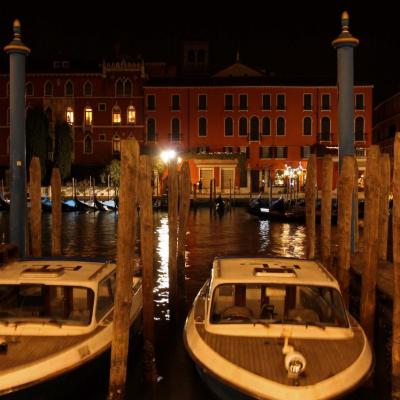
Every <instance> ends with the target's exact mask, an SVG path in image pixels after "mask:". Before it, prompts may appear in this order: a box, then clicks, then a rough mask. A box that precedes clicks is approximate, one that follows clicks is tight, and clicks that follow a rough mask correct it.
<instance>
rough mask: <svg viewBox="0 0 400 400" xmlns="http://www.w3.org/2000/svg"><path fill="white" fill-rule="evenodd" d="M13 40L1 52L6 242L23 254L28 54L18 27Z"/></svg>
mask: <svg viewBox="0 0 400 400" xmlns="http://www.w3.org/2000/svg"><path fill="white" fill-rule="evenodd" d="M13 29H14V38H13V40H12V41H11V42H10V44H8V45H7V46H6V47H4V51H5V52H6V53H7V54H9V56H10V173H11V174H10V175H11V181H10V194H11V203H10V242H11V243H15V244H17V246H18V251H19V255H20V256H21V257H23V256H24V255H25V232H26V133H25V58H26V56H27V55H28V54H29V53H30V49H29V48H28V47H26V46H25V45H24V44H23V43H22V40H21V24H20V22H19V21H18V20H17V19H16V20H15V21H14V24H13Z"/></svg>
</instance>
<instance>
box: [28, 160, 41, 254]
mask: <svg viewBox="0 0 400 400" xmlns="http://www.w3.org/2000/svg"><path fill="white" fill-rule="evenodd" d="M40 191H41V172H40V160H39V157H32V160H31V164H30V165H29V196H30V199H31V213H30V214H31V215H30V216H31V218H30V220H31V243H32V256H33V257H40V256H41V255H42V201H41V192H40Z"/></svg>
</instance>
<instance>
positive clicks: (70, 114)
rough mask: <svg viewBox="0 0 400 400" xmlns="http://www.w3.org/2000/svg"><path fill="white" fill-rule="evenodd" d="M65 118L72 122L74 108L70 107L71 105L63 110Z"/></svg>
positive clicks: (71, 123)
mask: <svg viewBox="0 0 400 400" xmlns="http://www.w3.org/2000/svg"><path fill="white" fill-rule="evenodd" d="M65 120H66V121H67V123H68V124H70V125H73V124H74V110H73V109H72V107H67V109H66V110H65Z"/></svg>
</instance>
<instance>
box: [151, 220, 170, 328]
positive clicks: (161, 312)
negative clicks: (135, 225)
mask: <svg viewBox="0 0 400 400" xmlns="http://www.w3.org/2000/svg"><path fill="white" fill-rule="evenodd" d="M154 233H155V241H156V243H155V246H156V254H155V256H156V257H155V258H156V259H155V261H157V260H158V262H157V264H158V267H157V269H156V277H155V281H154V294H155V309H156V310H155V319H156V320H166V321H168V320H169V318H170V314H169V308H168V304H169V299H168V287H169V274H168V258H169V234H168V216H167V215H166V214H165V215H162V216H161V218H160V219H159V225H158V226H156V229H155V232H154Z"/></svg>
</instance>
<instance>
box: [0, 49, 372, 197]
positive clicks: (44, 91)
mask: <svg viewBox="0 0 400 400" xmlns="http://www.w3.org/2000/svg"><path fill="white" fill-rule="evenodd" d="M183 49H184V54H183V61H182V62H181V67H180V68H177V67H174V66H168V65H167V64H166V63H146V64H145V63H144V62H143V61H142V60H139V61H135V62H133V61H132V62H131V61H129V62H128V61H125V60H122V61H120V62H114V63H109V62H105V61H104V62H103V63H102V64H100V66H99V67H98V68H97V70H96V69H92V70H91V71H89V72H87V71H86V70H74V69H73V68H72V65H69V64H68V65H67V62H63V61H59V62H55V63H54V64H53V68H52V69H51V71H48V72H45V71H44V70H43V71H41V72H40V71H39V72H32V71H30V70H29V67H28V68H27V75H26V106H27V107H34V106H37V105H40V106H41V107H43V109H44V110H45V111H46V114H47V115H48V118H49V120H50V123H51V124H50V126H51V129H54V124H55V121H56V120H60V119H61V120H65V121H67V122H68V123H69V124H70V125H71V127H72V132H73V143H74V154H73V160H74V163H75V164H76V165H78V166H81V167H93V166H104V165H106V164H107V163H109V162H110V160H111V159H112V158H113V157H115V156H116V155H118V153H119V151H120V141H121V139H124V138H127V137H130V136H134V137H135V138H136V139H137V140H138V141H139V143H140V145H141V148H142V151H143V152H147V153H152V154H158V153H159V152H160V151H161V150H162V149H166V148H174V149H175V150H177V151H178V152H179V153H181V154H186V155H187V154H188V153H190V154H191V156H190V157H191V159H192V161H191V169H192V181H193V182H197V181H198V180H199V179H200V178H201V179H202V181H203V183H204V186H203V188H204V189H205V188H207V187H208V185H209V182H210V179H215V182H216V186H217V190H225V191H227V190H230V189H231V188H232V189H233V188H234V187H236V188H240V187H242V188H245V189H244V190H249V189H251V190H252V191H258V190H259V188H260V187H261V186H263V188H266V187H267V185H266V184H265V183H266V182H267V180H268V177H269V178H270V179H271V180H272V181H273V183H274V184H275V185H283V184H284V179H285V171H286V173H287V172H288V171H290V168H292V170H294V169H296V168H297V167H299V166H300V165H301V167H302V168H304V169H305V168H306V166H307V158H308V156H309V154H310V152H311V151H312V149H313V148H315V147H316V146H319V148H323V149H325V150H326V151H328V152H331V153H333V154H334V155H336V156H337V148H338V141H337V140H338V123H337V97H338V91H337V87H336V86H335V85H329V84H319V83H316V82H312V83H311V84H309V83H307V84H305V83H304V82H300V81H295V82H292V81H289V80H288V79H285V80H279V79H278V78H276V77H272V76H269V75H267V74H266V73H265V72H263V71H259V70H257V69H255V68H252V67H249V66H247V65H245V64H243V63H242V62H240V59H239V55H237V59H236V62H235V63H234V64H232V65H230V66H228V67H226V68H224V69H222V70H219V71H213V72H210V70H211V69H210V63H209V53H208V45H207V44H206V43H204V42H193V43H185V44H184V46H183ZM372 91H373V87H372V86H370V85H363V86H361V85H357V86H355V87H354V134H355V147H356V154H357V156H358V157H359V165H360V169H363V168H364V167H365V166H364V165H363V159H364V157H365V150H366V148H367V147H368V146H369V145H370V144H371V138H372ZM51 133H52V132H51ZM53 134H54V132H53ZM49 152H50V153H51V149H49ZM8 153H9V97H8V75H7V74H3V75H0V168H3V170H4V169H6V168H7V167H8V163H9V154H8ZM235 154H236V155H237V154H241V155H240V156H235ZM335 162H336V163H337V157H336V158H335ZM302 179H303V176H302ZM263 181H264V182H263ZM301 183H302V182H301Z"/></svg>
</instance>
